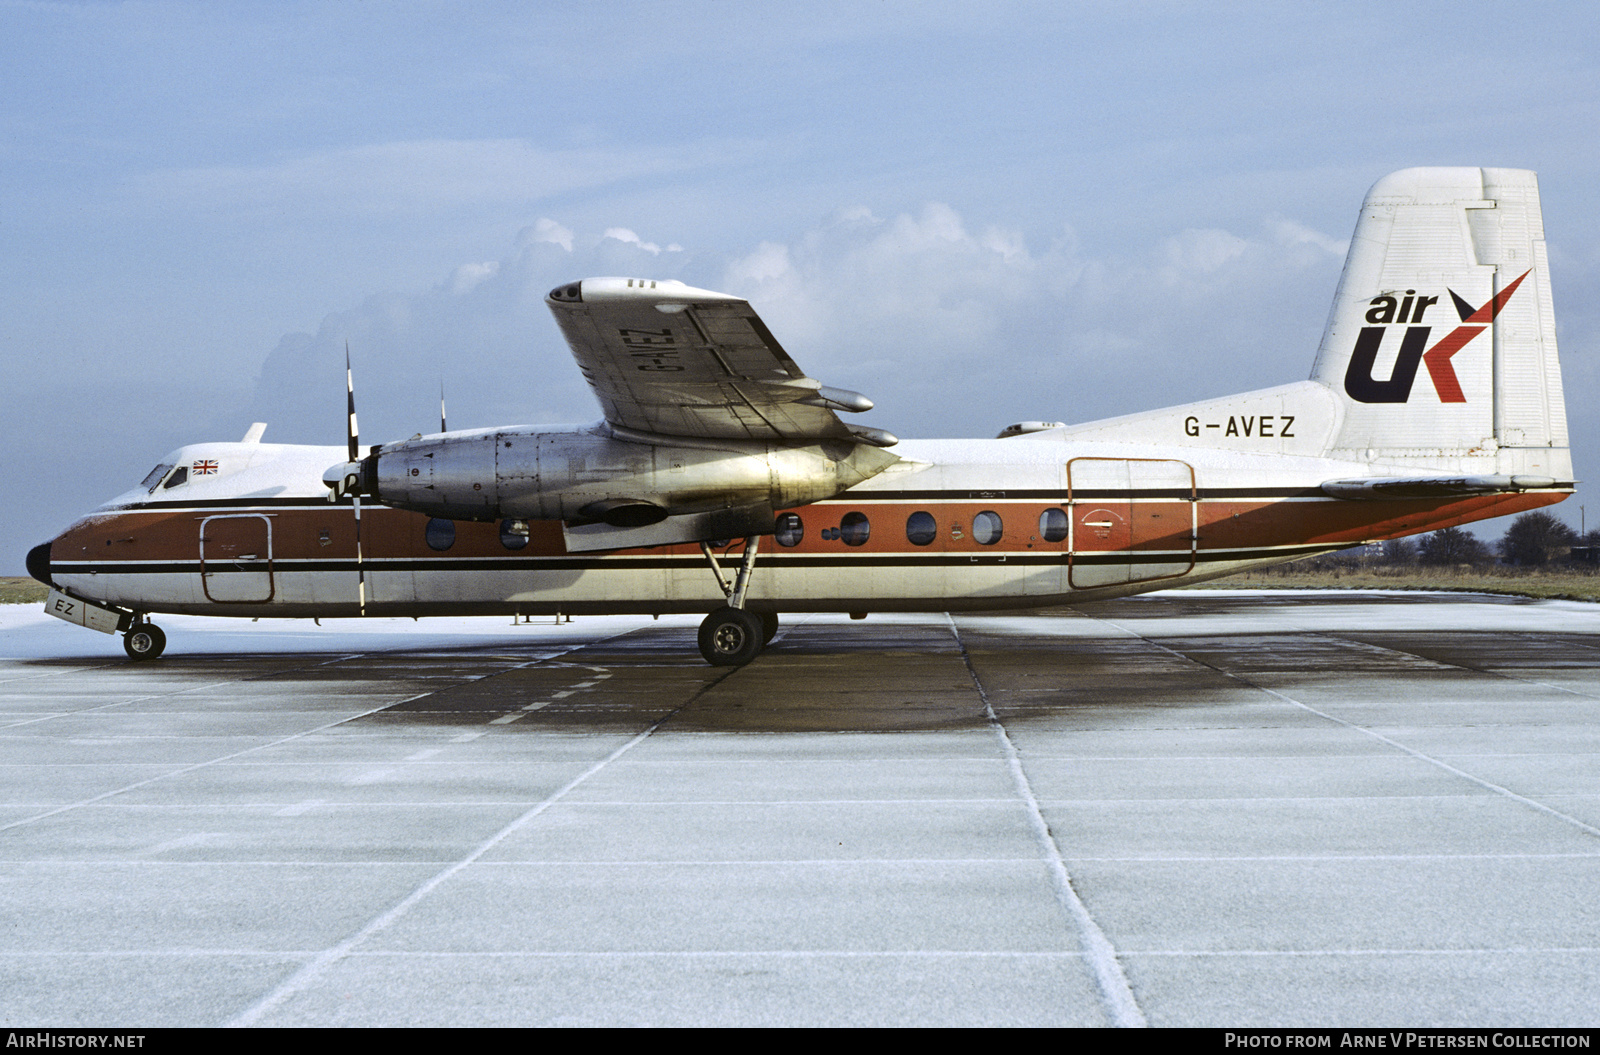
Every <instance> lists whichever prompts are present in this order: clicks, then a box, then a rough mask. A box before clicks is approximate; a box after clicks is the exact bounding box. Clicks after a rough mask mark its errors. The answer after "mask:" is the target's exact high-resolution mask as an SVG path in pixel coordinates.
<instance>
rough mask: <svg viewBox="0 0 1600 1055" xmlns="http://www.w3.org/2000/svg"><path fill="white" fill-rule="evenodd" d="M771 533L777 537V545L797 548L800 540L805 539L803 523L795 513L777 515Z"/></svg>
mask: <svg viewBox="0 0 1600 1055" xmlns="http://www.w3.org/2000/svg"><path fill="white" fill-rule="evenodd" d="M772 533H773V535H775V536H776V537H777V539H778V545H780V546H798V545H800V540H801V539H803V538H805V537H806V525H805V521H803V520H801V519H800V517H799V515H798V514H795V513H779V514H778V521H777V523H776V524H774V525H773V532H772Z"/></svg>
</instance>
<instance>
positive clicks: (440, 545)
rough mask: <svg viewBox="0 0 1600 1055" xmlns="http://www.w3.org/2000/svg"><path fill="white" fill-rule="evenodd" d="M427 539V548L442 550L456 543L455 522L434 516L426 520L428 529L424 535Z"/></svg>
mask: <svg viewBox="0 0 1600 1055" xmlns="http://www.w3.org/2000/svg"><path fill="white" fill-rule="evenodd" d="M424 537H425V538H426V539H427V540H428V548H429V549H436V550H439V551H440V552H443V551H445V550H447V549H449V548H450V547H451V546H454V545H455V544H456V522H455V521H454V520H443V519H441V518H439V517H434V518H433V519H432V520H430V521H428V530H427V533H426V535H425V536H424Z"/></svg>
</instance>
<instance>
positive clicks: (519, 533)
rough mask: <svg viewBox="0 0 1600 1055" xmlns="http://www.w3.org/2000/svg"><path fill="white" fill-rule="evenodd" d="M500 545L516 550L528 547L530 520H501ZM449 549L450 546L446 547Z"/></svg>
mask: <svg viewBox="0 0 1600 1055" xmlns="http://www.w3.org/2000/svg"><path fill="white" fill-rule="evenodd" d="M500 545H502V546H504V547H505V548H506V549H508V550H511V551H513V552H515V551H516V550H519V549H527V548H528V522H527V521H526V520H516V519H507V520H502V521H500ZM446 548H447V549H448V548H449V547H446Z"/></svg>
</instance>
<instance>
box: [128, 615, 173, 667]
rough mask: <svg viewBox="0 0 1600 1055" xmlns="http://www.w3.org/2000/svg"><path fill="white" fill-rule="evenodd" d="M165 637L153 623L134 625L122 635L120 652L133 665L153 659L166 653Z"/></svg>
mask: <svg viewBox="0 0 1600 1055" xmlns="http://www.w3.org/2000/svg"><path fill="white" fill-rule="evenodd" d="M166 648H167V635H166V634H164V633H162V631H161V628H160V627H159V626H156V625H155V624H154V623H135V624H133V627H132V628H131V629H130V630H129V631H128V632H127V633H126V634H123V635H122V650H123V651H124V652H126V653H127V654H128V658H129V659H131V660H133V661H134V662H135V663H140V662H143V661H144V660H147V659H155V658H156V657H157V656H159V655H161V653H162V652H164V651H166Z"/></svg>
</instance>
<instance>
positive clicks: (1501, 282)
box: [1311, 168, 1572, 480]
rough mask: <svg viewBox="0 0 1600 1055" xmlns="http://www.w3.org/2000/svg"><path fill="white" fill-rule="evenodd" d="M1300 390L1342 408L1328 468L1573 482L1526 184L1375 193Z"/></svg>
mask: <svg viewBox="0 0 1600 1055" xmlns="http://www.w3.org/2000/svg"><path fill="white" fill-rule="evenodd" d="M1311 377H1312V380H1314V381H1318V382H1320V383H1322V384H1323V385H1326V386H1327V387H1328V388H1329V389H1330V390H1331V391H1332V392H1333V393H1334V394H1335V396H1336V397H1337V398H1339V399H1340V400H1341V402H1342V404H1343V414H1342V415H1341V423H1340V425H1339V427H1338V430H1337V433H1336V436H1335V438H1334V441H1333V451H1330V453H1334V454H1336V455H1339V456H1346V457H1350V458H1352V459H1354V460H1363V461H1372V460H1379V461H1394V460H1407V461H1419V462H1423V463H1426V464H1427V465H1428V466H1429V467H1430V468H1438V469H1446V470H1460V471H1464V472H1480V473H1481V472H1497V473H1507V474H1531V475H1538V476H1548V477H1552V478H1554V479H1557V480H1571V479H1572V463H1571V456H1570V452H1569V451H1568V441H1567V418H1566V405H1565V403H1564V400H1563V396H1562V391H1561V367H1560V364H1559V362H1558V361H1557V357H1556V333H1555V315H1554V312H1553V310H1552V307H1551V300H1550V284H1549V274H1548V269H1547V262H1546V256H1545V242H1544V223H1543V219H1542V216H1541V214H1540V209H1539V185H1538V181H1537V179H1536V178H1535V176H1534V174H1533V173H1532V172H1529V171H1526V170H1522V169H1496V168H1481V169H1480V168H1416V169H1406V170H1404V171H1402V172H1396V173H1394V174H1393V175H1390V176H1386V177H1384V178H1383V179H1381V180H1379V181H1378V182H1377V183H1376V184H1375V185H1374V186H1373V188H1372V190H1370V191H1369V192H1368V193H1367V200H1366V203H1365V204H1364V205H1363V206H1362V208H1361V219H1360V221H1359V222H1358V224H1357V226H1356V232H1355V236H1354V238H1353V239H1352V240H1351V243H1350V252H1349V255H1348V256H1347V257H1346V259H1345V265H1344V274H1343V276H1342V277H1341V278H1340V280H1339V290H1338V293H1336V294H1335V296H1334V301H1333V310H1332V313H1331V314H1330V315H1329V318H1328V326H1327V329H1326V330H1325V331H1324V333H1323V338H1322V345H1321V348H1320V349H1319V350H1318V353H1317V362H1316V366H1315V367H1313V368H1312V374H1311Z"/></svg>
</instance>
